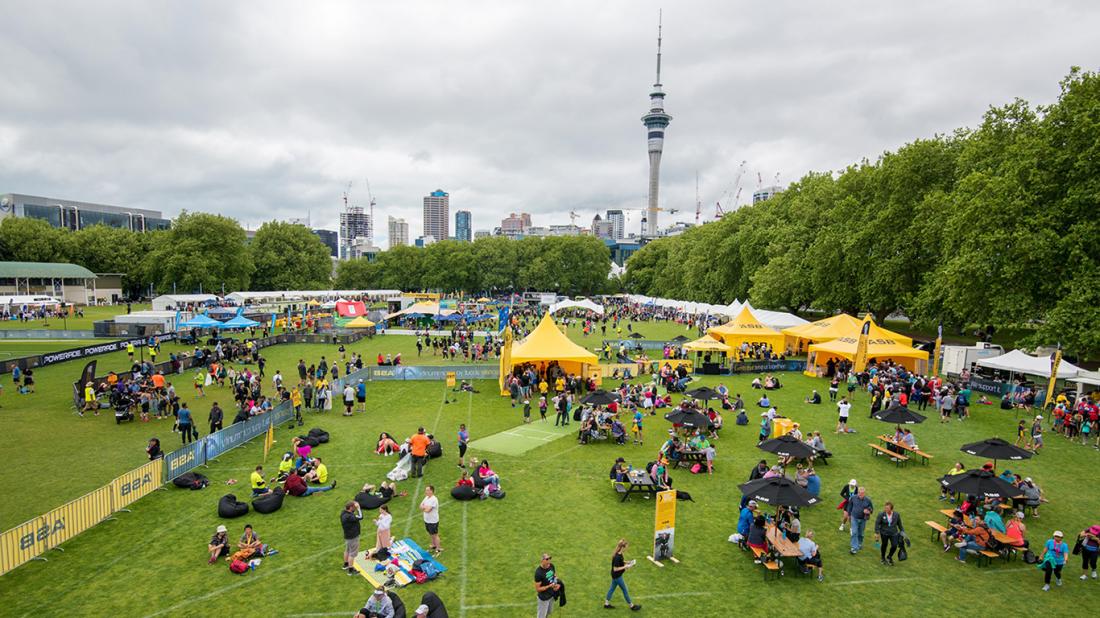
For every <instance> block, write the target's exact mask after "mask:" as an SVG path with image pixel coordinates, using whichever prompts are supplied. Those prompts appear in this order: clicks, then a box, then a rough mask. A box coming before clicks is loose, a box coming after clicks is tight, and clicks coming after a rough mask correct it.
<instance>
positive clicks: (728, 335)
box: [707, 307, 783, 351]
mask: <svg viewBox="0 0 1100 618" xmlns="http://www.w3.org/2000/svg"><path fill="white" fill-rule="evenodd" d="M707 334H709V335H710V336H711V337H714V338H717V339H721V340H722V343H725V344H726V345H728V346H730V347H731V348H736V347H738V346H740V345H741V344H742V343H746V342H747V343H767V344H771V346H772V348H773V349H775V350H776V351H780V350H782V349H783V333H781V332H779V331H777V330H772V329H770V328H768V327H767V326H764V324H763V323H761V322H760V320H757V319H756V316H754V315H753V314H752V311H750V310H749V308H748V307H742V308H741V312H740V313H738V314H737V317H735V318H733V319H732V320H730V321H729V322H726V323H725V324H722V325H721V326H715V327H714V328H712V329H710V330H709V331H707Z"/></svg>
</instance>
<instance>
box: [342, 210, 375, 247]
mask: <svg viewBox="0 0 1100 618" xmlns="http://www.w3.org/2000/svg"><path fill="white" fill-rule="evenodd" d="M357 238H366V239H367V242H368V243H369V242H372V241H373V239H374V225H373V223H372V222H371V220H370V215H369V214H367V213H365V212H363V207H362V206H348V207H346V208H344V212H342V213H340V259H342V260H347V259H350V258H351V257H352V250H351V247H352V245H353V244H355V239H357Z"/></svg>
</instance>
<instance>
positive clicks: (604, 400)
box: [581, 389, 619, 406]
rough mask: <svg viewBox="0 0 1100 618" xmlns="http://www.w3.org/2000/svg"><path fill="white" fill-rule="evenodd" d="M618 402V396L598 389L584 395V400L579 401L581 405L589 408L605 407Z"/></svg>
mask: <svg viewBox="0 0 1100 618" xmlns="http://www.w3.org/2000/svg"><path fill="white" fill-rule="evenodd" d="M618 400H619V396H618V395H617V394H615V393H609V392H607V391H605V390H603V389H600V390H596V391H592V392H591V393H588V394H587V395H585V397H584V399H581V403H585V404H588V405H591V406H606V405H610V404H611V403H612V402H615V401H618Z"/></svg>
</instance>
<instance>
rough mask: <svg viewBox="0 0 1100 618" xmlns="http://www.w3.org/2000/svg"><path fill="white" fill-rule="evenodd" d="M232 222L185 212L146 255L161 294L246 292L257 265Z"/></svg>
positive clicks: (146, 270) (241, 232)
mask: <svg viewBox="0 0 1100 618" xmlns="http://www.w3.org/2000/svg"><path fill="white" fill-rule="evenodd" d="M245 241H246V237H245V233H244V230H243V229H241V226H240V225H239V224H238V223H237V222H236V221H235V220H233V219H230V218H228V217H223V216H221V215H211V214H206V213H188V212H186V211H184V212H182V213H180V215H179V216H178V217H177V218H176V219H175V221H173V222H172V229H171V230H169V231H168V232H166V233H165V235H164V237H163V238H162V239H161V240H160V242H158V243H157V244H156V246H154V247H153V249H152V250H151V251H150V252H149V253H148V254H147V255H146V258H145V262H146V268H145V272H146V273H147V276H148V277H149V280H150V281H152V282H153V283H154V285H156V286H157V289H159V290H160V291H162V292H166V291H169V290H172V289H173V288H174V289H176V290H177V291H179V292H184V291H187V292H190V291H192V290H196V291H197V290H199V289H202V290H204V291H208V292H214V291H215V290H216V291H219V292H220V291H221V289H222V286H223V285H224V287H225V290H226V292H229V291H233V290H247V289H249V287H248V285H249V282H250V280H251V277H252V272H253V271H254V270H255V266H254V265H253V263H252V255H251V253H250V252H249V250H248V246H247V245H246V244H245Z"/></svg>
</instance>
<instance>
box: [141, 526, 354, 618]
mask: <svg viewBox="0 0 1100 618" xmlns="http://www.w3.org/2000/svg"><path fill="white" fill-rule="evenodd" d="M343 546H344V544H343V543H341V544H339V545H334V546H333V547H331V548H329V549H325V550H322V551H319V552H317V553H315V554H311V555H309V556H306V557H305V558H299V559H298V560H294V561H292V562H288V563H286V564H284V565H281V566H277V567H275V568H273V569H266V570H263V571H260V572H259V573H256V574H254V575H253V576H252V577H246V578H244V579H242V580H240V581H239V582H237V583H235V584H229V585H228V586H222V587H221V588H218V589H217V590H212V591H210V592H207V593H206V594H203V595H200V596H197V597H191V598H189V599H187V600H185V601H180V602H179V603H176V604H175V605H173V606H171V607H166V608H164V609H161V610H159V611H156V612H153V613H152V614H147V615H146V616H145V618H153V617H154V616H160V615H163V614H168V613H171V612H174V611H176V610H177V609H180V608H183V607H187V606H188V605H191V604H193V603H198V602H200V601H206V600H207V599H212V598H214V597H216V596H218V595H220V594H223V593H226V592H229V591H230V590H236V589H237V588H240V587H241V586H247V585H248V584H250V583H252V582H254V581H256V580H257V579H260V578H263V577H267V576H269V575H272V574H274V573H279V572H282V571H285V570H287V569H289V568H292V567H294V566H296V565H298V564H300V563H302V562H306V561H307V560H313V559H315V558H317V557H319V556H322V555H324V554H327V553H329V552H334V551H336V550H337V549H339V548H341V547H343Z"/></svg>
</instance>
